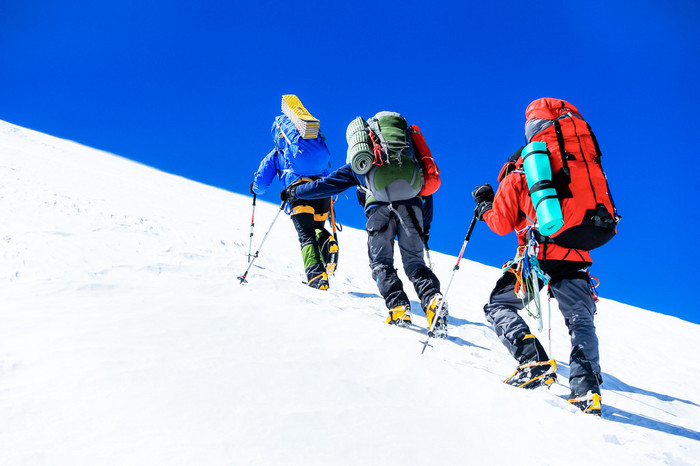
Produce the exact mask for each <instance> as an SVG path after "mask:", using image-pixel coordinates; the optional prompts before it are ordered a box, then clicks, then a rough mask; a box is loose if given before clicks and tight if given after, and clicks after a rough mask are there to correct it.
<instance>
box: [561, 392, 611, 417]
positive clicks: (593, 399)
mask: <svg viewBox="0 0 700 466" xmlns="http://www.w3.org/2000/svg"><path fill="white" fill-rule="evenodd" d="M569 403H571V404H572V405H574V406H576V407H577V408H578V409H580V410H581V411H583V412H584V413H586V414H592V415H594V416H600V415H601V413H602V412H603V409H602V407H601V405H600V394H599V393H593V392H590V391H589V392H588V393H586V394H585V395H583V396H578V397H576V398H569Z"/></svg>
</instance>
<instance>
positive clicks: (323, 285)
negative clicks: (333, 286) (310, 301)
mask: <svg viewBox="0 0 700 466" xmlns="http://www.w3.org/2000/svg"><path fill="white" fill-rule="evenodd" d="M309 286H310V287H311V288H316V289H318V290H327V289H328V274H326V272H323V273H321V274H319V275H316V276H315V277H314V278H312V279H311V280H309Z"/></svg>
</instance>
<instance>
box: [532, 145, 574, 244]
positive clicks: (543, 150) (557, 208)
mask: <svg viewBox="0 0 700 466" xmlns="http://www.w3.org/2000/svg"><path fill="white" fill-rule="evenodd" d="M522 154H523V169H524V170H525V178H526V179H527V187H528V189H529V190H530V199H531V200H532V205H534V206H535V212H536V213H537V223H538V225H539V231H540V234H541V235H544V236H551V235H553V234H554V233H556V232H557V231H559V229H560V228H561V227H562V226H563V225H564V216H563V215H562V213H561V204H559V196H557V190H556V188H555V187H554V183H552V166H551V164H550V163H549V152H548V151H547V144H546V143H544V142H541V141H535V142H531V143H530V144H528V145H527V146H525V148H524V149H523V152H522Z"/></svg>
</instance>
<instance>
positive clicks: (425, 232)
mask: <svg viewBox="0 0 700 466" xmlns="http://www.w3.org/2000/svg"><path fill="white" fill-rule="evenodd" d="M429 239H430V229H429V228H426V229H424V230H423V244H425V245H426V246H427V245H428V240H429Z"/></svg>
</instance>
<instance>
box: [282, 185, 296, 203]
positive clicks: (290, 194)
mask: <svg viewBox="0 0 700 466" xmlns="http://www.w3.org/2000/svg"><path fill="white" fill-rule="evenodd" d="M296 192H297V187H296V185H294V186H287V187H286V188H284V189H283V190H282V191H281V192H280V200H281V201H284V202H291V201H293V200H294V199H296Z"/></svg>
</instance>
